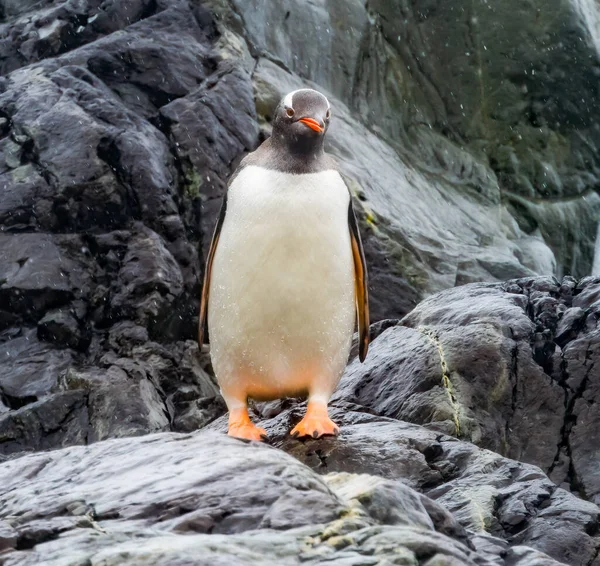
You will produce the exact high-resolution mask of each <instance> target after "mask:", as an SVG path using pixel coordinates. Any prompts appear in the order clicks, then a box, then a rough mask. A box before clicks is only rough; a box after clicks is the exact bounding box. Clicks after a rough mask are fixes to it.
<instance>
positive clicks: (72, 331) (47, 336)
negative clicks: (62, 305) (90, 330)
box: [38, 309, 89, 350]
mask: <svg viewBox="0 0 600 566" xmlns="http://www.w3.org/2000/svg"><path fill="white" fill-rule="evenodd" d="M84 333H85V329H83V332H82V328H81V325H80V323H79V321H78V320H77V318H76V317H75V315H74V314H73V313H72V312H70V311H69V310H65V309H58V310H54V311H48V312H47V313H46V315H45V316H44V317H43V318H42V319H41V320H40V321H39V323H38V338H39V339H40V340H45V341H46V342H52V343H54V344H57V345H60V346H66V347H69V348H74V349H76V350H85V348H86V347H87V345H88V344H89V336H86V335H84Z"/></svg>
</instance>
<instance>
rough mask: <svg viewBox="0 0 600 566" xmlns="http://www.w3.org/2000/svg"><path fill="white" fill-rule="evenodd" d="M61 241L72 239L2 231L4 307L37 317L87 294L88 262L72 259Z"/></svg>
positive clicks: (0, 301) (0, 295)
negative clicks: (86, 264)
mask: <svg viewBox="0 0 600 566" xmlns="http://www.w3.org/2000/svg"><path fill="white" fill-rule="evenodd" d="M60 244H64V245H66V246H69V245H70V244H71V242H69V241H68V239H64V238H56V237H53V236H51V235H48V234H19V235H16V234H0V310H7V311H10V312H16V313H19V314H20V315H21V316H23V317H24V319H26V320H36V319H37V318H38V317H40V315H41V314H43V313H44V312H45V311H46V310H47V309H50V308H53V307H56V306H62V305H64V304H66V303H68V302H69V301H70V300H72V299H74V298H79V297H83V296H85V294H86V291H87V289H88V279H89V276H88V274H87V272H86V266H85V263H83V264H82V263H81V262H77V261H75V260H73V259H71V258H70V257H69V255H70V254H68V253H67V252H68V251H67V250H66V249H65V247H64V245H63V246H61V245H60Z"/></svg>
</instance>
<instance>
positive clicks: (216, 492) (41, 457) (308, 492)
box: [0, 410, 600, 566]
mask: <svg viewBox="0 0 600 566" xmlns="http://www.w3.org/2000/svg"><path fill="white" fill-rule="evenodd" d="M288 414H289V412H288ZM340 416H341V413H340ZM279 419H285V415H284V414H282V415H281V416H280V417H279ZM343 419H344V424H345V425H346V428H345V432H344V434H343V436H342V439H341V440H340V441H325V442H323V441H320V442H319V441H310V442H309V443H308V444H302V443H299V442H297V441H291V440H284V441H283V442H282V446H283V447H284V448H285V449H287V450H288V451H289V452H291V453H292V454H293V455H294V456H296V457H297V458H299V459H300V460H303V459H304V460H306V461H307V462H308V463H312V464H313V465H315V463H316V461H318V462H320V464H317V467H323V466H324V467H326V468H327V471H329V472H330V473H328V474H327V475H325V476H321V475H317V474H315V473H314V472H313V471H311V470H310V469H309V468H308V467H307V466H305V465H303V464H302V463H301V462H299V461H298V459H296V458H293V457H291V456H290V455H287V454H284V453H283V452H282V451H281V450H279V449H276V448H271V447H268V446H264V445H260V444H257V443H246V442H243V441H238V440H234V439H231V438H228V437H226V436H224V435H223V436H221V435H218V434H215V433H210V432H206V431H202V432H199V433H195V434H192V435H174V434H164V433H163V434H155V435H150V436H146V437H143V438H131V439H117V440H107V441H105V442H101V443H97V444H94V445H92V446H89V447H72V448H66V449H63V450H59V451H54V452H48V453H40V454H34V455H30V456H24V457H22V458H18V459H14V460H11V461H9V462H5V463H4V464H3V465H2V466H0V485H2V490H1V491H0V498H1V499H0V500H1V501H2V518H1V519H0V521H1V522H0V527H1V529H0V544H2V548H3V549H4V552H3V553H2V554H0V560H2V564H3V565H4V566H13V565H14V566H16V565H23V566H25V565H29V564H31V565H33V564H39V563H40V562H43V563H44V564H47V565H48V566H58V565H59V564H60V565H61V566H62V565H65V566H66V565H75V564H82V563H89V564H106V565H109V564H132V565H133V564H136V565H141V564H143V565H155V564H156V565H158V564H162V565H164V564H172V565H183V564H189V563H191V561H193V562H194V563H196V564H200V563H201V564H240V565H241V564H257V565H258V564H281V563H285V564H331V563H335V564H347V565H356V566H358V565H359V564H373V565H375V564H406V565H429V566H434V565H437V564H444V565H454V564H462V565H475V564H479V565H490V566H491V565H494V564H497V565H504V564H506V565H508V564H511V565H517V566H526V565H548V566H550V565H553V564H556V565H558V564H560V563H561V562H559V561H556V560H553V559H552V558H551V557H550V556H548V555H546V554H544V553H543V552H542V550H545V551H546V552H548V551H549V554H550V555H554V557H555V558H557V559H559V560H566V562H565V563H568V564H593V563H594V556H595V553H597V550H598V548H600V546H599V545H600V539H599V538H598V537H597V536H595V535H596V534H597V531H598V524H599V523H598V522H599V520H600V509H598V507H596V506H594V505H592V504H591V503H585V502H583V501H579V500H577V499H576V498H575V497H574V496H572V495H570V494H568V493H567V492H565V491H563V490H561V489H559V488H556V486H554V485H553V484H552V483H551V482H550V481H549V480H548V479H547V478H546V477H545V476H544V475H543V474H542V472H541V471H540V470H539V469H537V468H535V467H534V466H530V465H526V464H520V463H518V462H514V461H510V460H506V459H504V458H502V457H500V456H498V455H497V454H493V453H491V452H487V451H481V450H479V449H478V448H476V447H475V446H474V445H472V444H466V443H463V442H458V441H456V440H453V439H451V438H449V437H442V438H440V437H439V436H438V435H436V434H434V433H432V432H428V431H426V430H425V429H423V428H421V427H417V426H414V425H407V424H404V423H399V422H394V421H391V420H389V419H381V418H377V417H373V416H369V415H365V414H361V413H354V412H352V411H351V410H349V411H345V412H344V416H343ZM281 424H282V423H280V424H279V425H277V423H271V424H270V425H269V430H271V431H272V432H273V433H275V434H276V431H277V430H278V429H279V428H281ZM373 439H375V440H377V441H378V443H379V445H380V447H381V448H384V447H387V448H389V449H391V450H392V452H390V453H389V455H388V458H387V459H386V462H383V461H382V462H380V463H381V464H384V465H385V464H388V465H389V464H393V463H395V464H396V465H397V466H398V467H397V469H396V470H395V471H394V472H392V473H390V471H389V469H388V470H386V469H384V468H381V467H379V466H378V465H377V462H376V461H375V462H374V461H373V460H372V458H373V443H372V441H373ZM315 449H317V450H323V454H319V457H318V458H317V457H315V452H314V450H315ZM344 453H345V456H344V455H343V454H344ZM340 456H342V459H341V460H337V458H338V457H340ZM348 457H351V458H353V459H354V460H355V462H356V466H355V470H354V471H353V473H347V472H340V471H337V472H336V471H334V470H336V468H338V467H339V464H340V463H342V462H343V461H344V460H346V459H347V458H348ZM336 462H337V463H336ZM361 463H362V466H361ZM361 467H362V468H363V469H361ZM365 468H368V469H370V470H371V472H369V473H366V471H365ZM411 468H412V470H411ZM485 468H487V469H488V473H486V474H482V470H484V469H485ZM402 470H403V471H402ZM423 470H428V472H429V476H428V477H427V479H426V480H425V481H423V480H424V478H423V474H422V471H423ZM372 472H375V473H377V474H380V475H379V476H374V475H372ZM507 480H510V481H507ZM413 486H414V487H413ZM415 488H416V489H419V490H420V491H421V493H420V492H419V491H416V489H415ZM422 492H425V493H426V494H423V493H422ZM440 502H441V503H443V504H444V505H445V506H446V507H448V508H450V509H453V510H455V511H456V515H455V516H452V515H451V514H450V513H449V512H448V511H447V510H446V508H445V507H444V506H442V505H441V504H440ZM545 516H551V517H552V518H553V529H552V530H548V528H547V523H546V522H545V521H544V517H545ZM484 529H488V530H489V531H490V532H491V533H492V534H489V533H488V532H486V531H485V530H484ZM528 544H531V545H532V546H534V547H536V548H537V549H538V550H535V549H534V548H532V547H529V546H527V545H528Z"/></svg>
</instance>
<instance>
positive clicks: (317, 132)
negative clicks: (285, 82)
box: [273, 88, 331, 153]
mask: <svg viewBox="0 0 600 566" xmlns="http://www.w3.org/2000/svg"><path fill="white" fill-rule="evenodd" d="M330 118H331V107H330V105H329V101H328V100H327V98H326V97H325V96H323V95H322V94H321V93H320V92H317V91H316V90H312V89H310V88H303V89H300V90H295V91H293V92H290V93H289V94H287V95H286V96H285V97H284V98H283V99H282V101H281V102H280V103H279V105H278V106H277V109H276V110H275V116H274V118H273V139H274V141H275V142H276V143H277V142H278V143H281V142H283V143H285V145H286V146H287V147H288V149H290V150H291V151H299V152H303V153H306V152H313V151H318V150H320V149H322V148H323V138H324V137H325V132H326V131H327V128H328V126H329V120H330Z"/></svg>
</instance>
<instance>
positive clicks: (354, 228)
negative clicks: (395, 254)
mask: <svg viewBox="0 0 600 566" xmlns="http://www.w3.org/2000/svg"><path fill="white" fill-rule="evenodd" d="M348 192H349V191H348ZM348 228H349V229H350V239H351V241H352V256H353V258H354V281H355V283H354V285H355V288H356V313H357V315H358V341H359V342H358V357H359V358H360V361H361V362H363V361H364V360H365V358H366V357H367V352H368V350H369V289H368V283H369V281H368V275H367V264H366V262H365V252H364V250H363V245H362V240H361V239H360V232H359V231H358V224H357V222H356V216H355V215H354V207H353V206H352V195H350V204H349V205H348Z"/></svg>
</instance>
